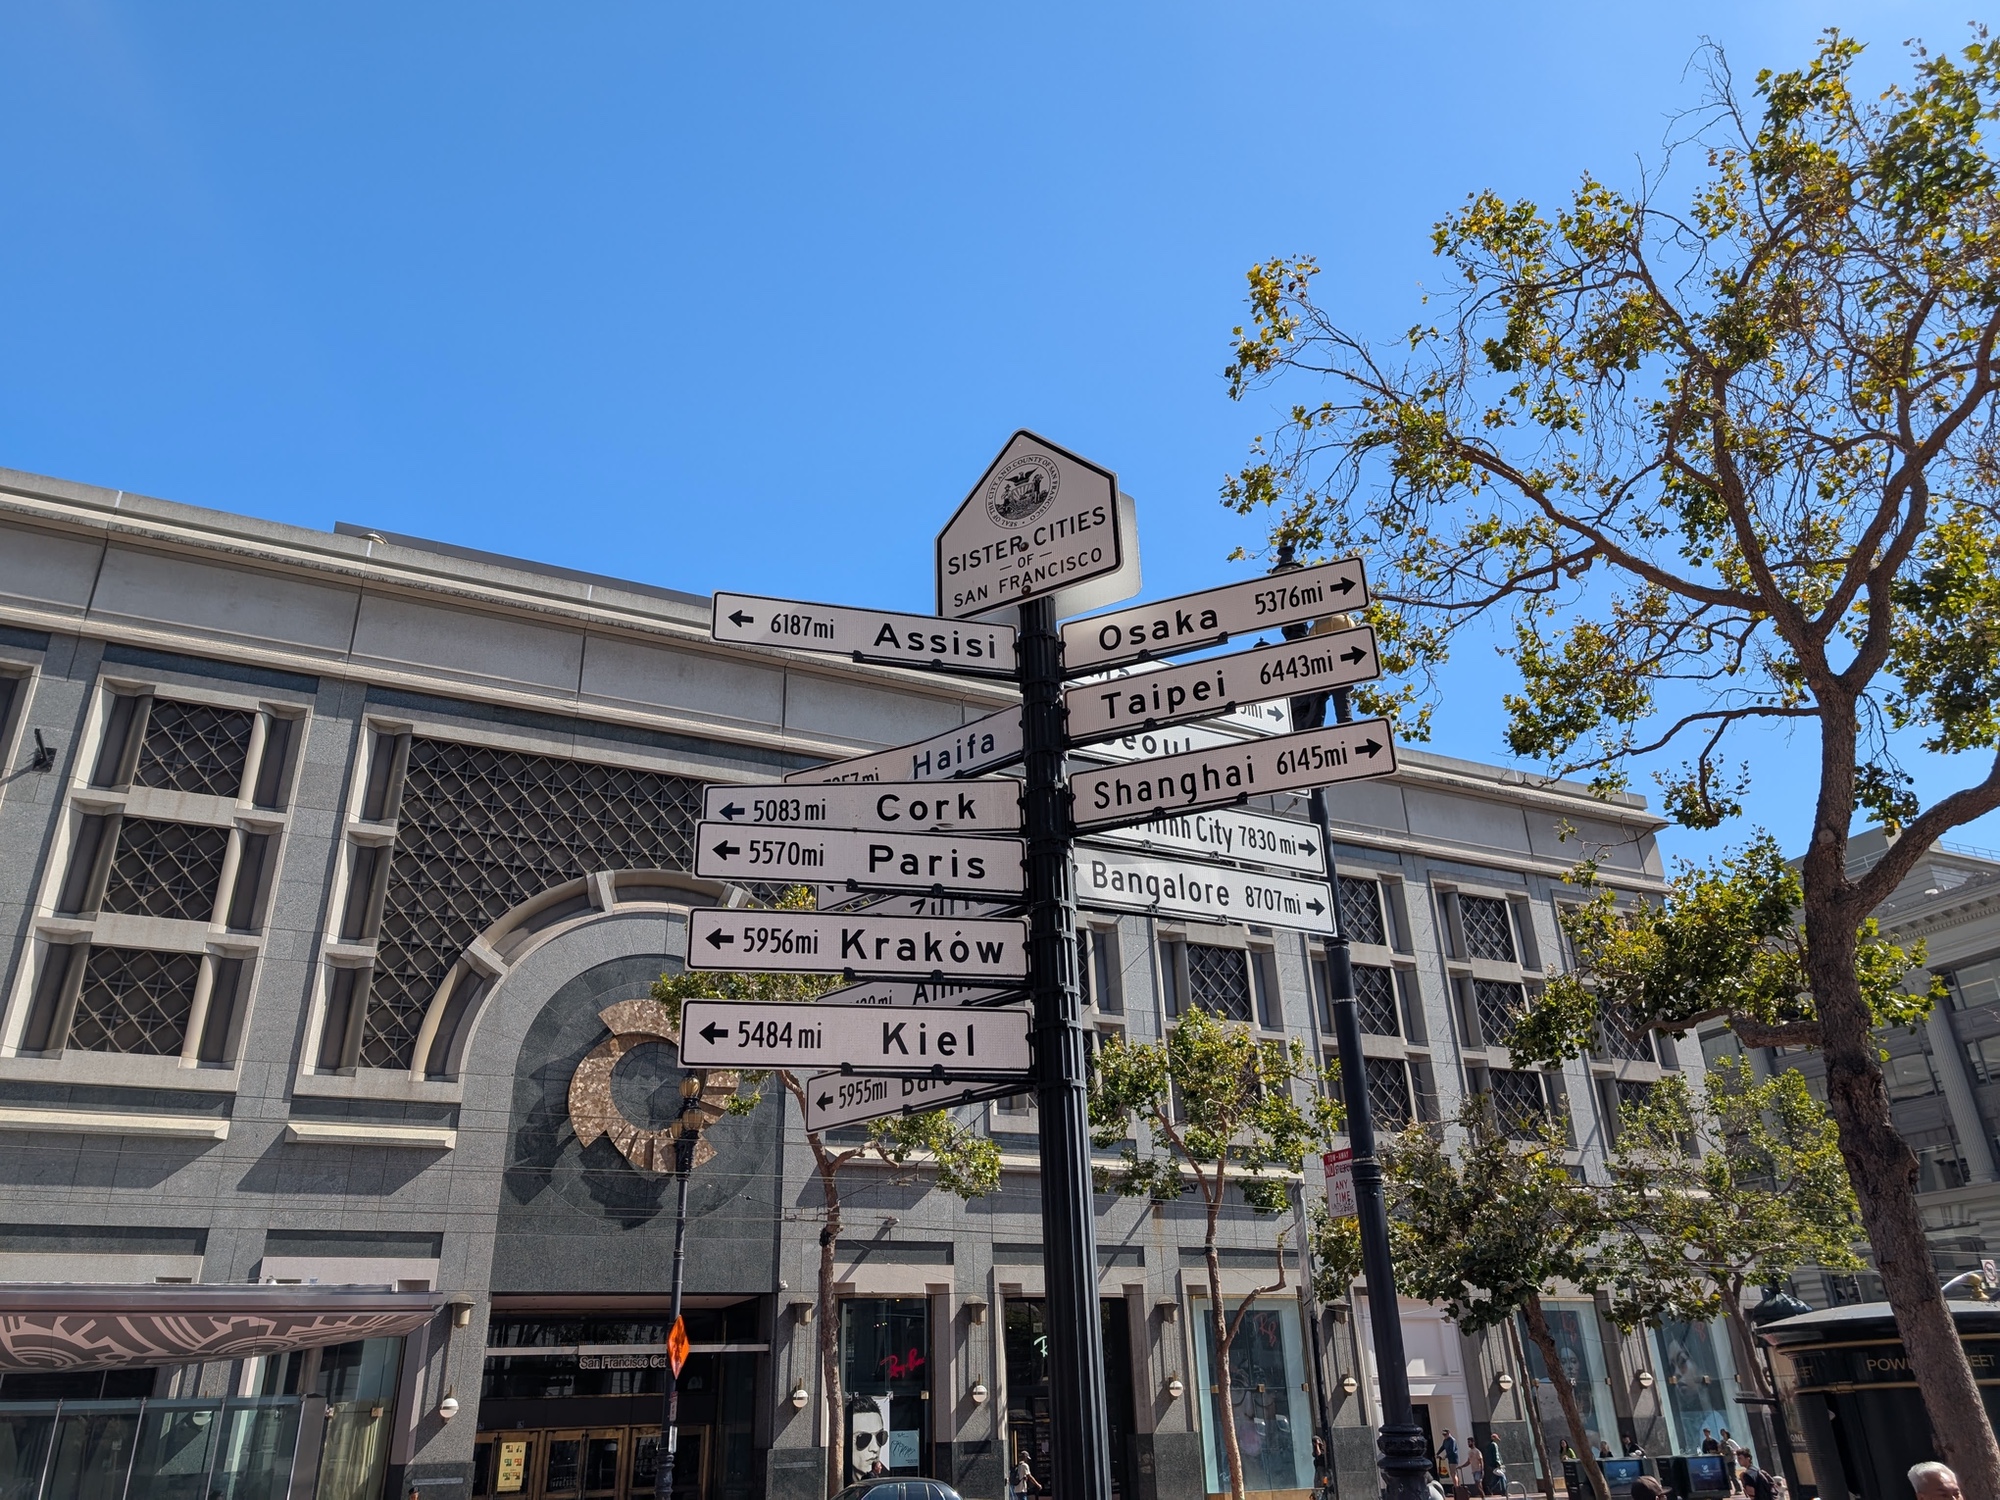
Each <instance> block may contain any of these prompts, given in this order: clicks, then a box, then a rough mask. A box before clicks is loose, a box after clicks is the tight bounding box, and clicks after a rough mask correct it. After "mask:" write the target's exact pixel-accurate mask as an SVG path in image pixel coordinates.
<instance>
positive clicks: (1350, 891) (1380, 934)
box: [1340, 875, 1389, 948]
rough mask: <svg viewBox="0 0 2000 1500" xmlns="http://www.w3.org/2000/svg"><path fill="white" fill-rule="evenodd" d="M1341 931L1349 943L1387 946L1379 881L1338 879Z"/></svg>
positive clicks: (1387, 936) (1387, 939) (1387, 932)
mask: <svg viewBox="0 0 2000 1500" xmlns="http://www.w3.org/2000/svg"><path fill="white" fill-rule="evenodd" d="M1340 929H1341V932H1342V933H1343V934H1344V935H1345V936H1346V938H1347V940H1348V941H1349V942H1350V943H1373V944H1374V945H1376V946H1377V947H1383V948H1386V947H1387V946H1388V945H1389V927H1388V923H1386V922H1385V921H1384V920H1383V917H1382V886H1381V883H1380V882H1379V881H1374V880H1363V879H1359V878H1356V877H1354V876H1349V875H1343V876H1341V877H1340Z"/></svg>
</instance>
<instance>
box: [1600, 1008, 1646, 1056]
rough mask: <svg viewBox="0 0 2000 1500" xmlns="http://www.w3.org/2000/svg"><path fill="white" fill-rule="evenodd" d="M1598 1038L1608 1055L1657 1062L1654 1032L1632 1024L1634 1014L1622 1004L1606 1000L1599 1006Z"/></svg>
mask: <svg viewBox="0 0 2000 1500" xmlns="http://www.w3.org/2000/svg"><path fill="white" fill-rule="evenodd" d="M1597 1040H1598V1045H1599V1046H1600V1047H1601V1048H1602V1049H1603V1051H1604V1053H1605V1055H1606V1056H1607V1057H1615V1058H1619V1059H1620V1060H1622V1061H1624V1062H1657V1061H1658V1060H1659V1059H1658V1058H1656V1057H1654V1056H1653V1034H1652V1032H1650V1031H1648V1030H1646V1029H1645V1028H1644V1027H1640V1026H1635V1025H1633V1024H1632V1016H1631V1013H1630V1012H1629V1011H1627V1010H1626V1009H1625V1007H1624V1006H1622V1005H1612V1004H1610V1003H1609V1002H1604V1003H1602V1004H1600V1005H1599V1007H1598V1017H1597Z"/></svg>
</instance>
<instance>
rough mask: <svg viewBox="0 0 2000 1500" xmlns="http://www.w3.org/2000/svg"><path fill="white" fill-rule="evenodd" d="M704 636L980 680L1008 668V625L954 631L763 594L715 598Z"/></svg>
mask: <svg viewBox="0 0 2000 1500" xmlns="http://www.w3.org/2000/svg"><path fill="white" fill-rule="evenodd" d="M709 635H710V637H711V638H712V639H714V640H718V641H731V642H735V643H737V644H740V645H747V646H785V647H789V648H790V649H791V650H794V651H825V652H829V653H831V654H833V655H835V656H847V657H852V658H853V659H854V660H855V661H875V662H888V663H892V664H893V665H896V666H899V667H930V668H933V669H936V670H940V671H953V672H963V673H968V674H971V675H974V676H982V677H1009V676H1012V675H1013V670H1014V627H1013V626H1012V625H990V624H989V625H955V624H951V623H949V622H947V621H944V620H940V619H938V618H937V617H936V616H935V615H906V614H899V613H896V612H895V611H893V610H885V609H852V608H849V607H848V606H847V605H844V604H804V603H801V602H799V601H798V600H795V599H767V598H765V597H764V596H763V595H761V594H717V595H716V596H715V614H714V616H713V617H712V618H711V620H710V622H709Z"/></svg>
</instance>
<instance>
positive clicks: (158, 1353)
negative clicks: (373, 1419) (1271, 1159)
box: [0, 1282, 445, 1371]
mask: <svg viewBox="0 0 2000 1500" xmlns="http://www.w3.org/2000/svg"><path fill="white" fill-rule="evenodd" d="M444 1300H445V1299H444V1298H443V1297H442V1296H441V1295H440V1294H438V1293H436V1292H392V1291H389V1290H387V1289H374V1288H369V1287H343V1286H171V1285H167V1286H162V1285H158V1284H153V1283H148V1284H146V1285H141V1286H115V1285H104V1284H102V1283H90V1284H69V1283H22V1282H13V1283H0V1371H9V1370H116V1369H127V1368H132V1367H135V1366H141V1365H190V1364H198V1363H200V1362H202V1361H204V1360H223V1359H251V1358H255V1357H256V1356H258V1355H265V1354H284V1353H287V1352H289V1351H290V1350H293V1349H317V1348H323V1347H325V1346H327V1345H329V1344H346V1343H351V1342H353V1341H354V1340H356V1339H370V1338H390V1337H394V1336H397V1335H400V1334H405V1333H409V1332H411V1331H412V1330H414V1329H417V1328H421V1327H422V1326H423V1325H424V1324H425V1323H427V1322H429V1321H430V1320H431V1319H432V1318H433V1317H435V1316H436V1315H437V1314H438V1312H439V1310H440V1309H442V1308H443V1307H444Z"/></svg>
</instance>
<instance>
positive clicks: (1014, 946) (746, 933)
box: [687, 906, 1028, 981]
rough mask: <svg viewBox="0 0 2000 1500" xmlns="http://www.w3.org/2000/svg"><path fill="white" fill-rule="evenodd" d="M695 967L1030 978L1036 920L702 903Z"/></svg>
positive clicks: (694, 925) (693, 943)
mask: <svg viewBox="0 0 2000 1500" xmlns="http://www.w3.org/2000/svg"><path fill="white" fill-rule="evenodd" d="M687 966H688V967H689V968H690V969H739V970H744V971H746V972H749V973H755V974H841V973H846V974H854V975H862V974H866V975H870V976H873V977H879V978H884V979H928V978H933V977H935V978H945V977H950V978H953V979H970V980H988V981H992V980H1009V979H1026V978H1027V977H1028V924H1027V922H1026V921H1025V920H1023V919H1022V918H1019V917H1002V918H989V919H987V920H984V921H962V922H961V921H952V920H948V919H944V918H932V917H878V916H876V915H875V914H874V913H873V912H865V911H864V912H852V913H848V912H816V911H760V910H756V909H753V908H749V907H737V908H729V909H724V908H721V907H713V906H699V907H696V908H695V909H694V910H693V911H691V912H689V913H688V955H687Z"/></svg>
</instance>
